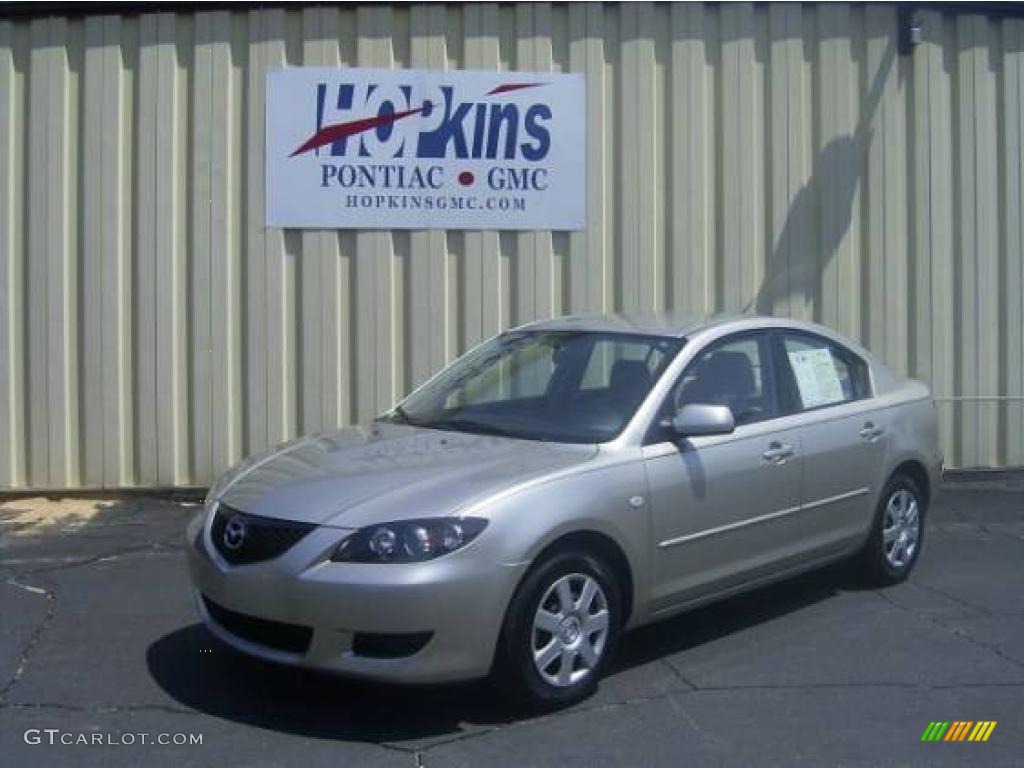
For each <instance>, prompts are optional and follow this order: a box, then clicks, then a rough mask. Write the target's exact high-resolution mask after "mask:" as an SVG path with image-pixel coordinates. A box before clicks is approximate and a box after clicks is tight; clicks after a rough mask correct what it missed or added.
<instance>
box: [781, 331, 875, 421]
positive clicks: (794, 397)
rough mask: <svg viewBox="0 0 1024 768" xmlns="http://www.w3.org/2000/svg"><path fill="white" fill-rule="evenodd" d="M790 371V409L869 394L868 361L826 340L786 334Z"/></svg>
mask: <svg viewBox="0 0 1024 768" xmlns="http://www.w3.org/2000/svg"><path fill="white" fill-rule="evenodd" d="M782 348H783V353H784V355H783V356H784V358H785V362H786V366H787V370H788V373H789V374H790V383H791V387H790V389H791V391H790V393H789V394H790V396H789V399H790V401H791V402H790V403H789V405H790V410H794V411H806V410H810V409H812V408H821V407H824V406H827V405H837V404H839V403H847V402H850V401H852V400H859V399H861V398H863V397H867V396H868V394H870V392H869V390H870V387H869V385H868V367H867V363H865V362H864V361H863V360H861V359H860V358H859V357H857V355H855V354H853V353H852V352H850V351H849V350H847V349H845V348H843V347H840V346H838V345H836V344H833V343H832V342H830V341H828V340H827V339H823V338H820V337H817V336H810V335H804V334H783V336H782Z"/></svg>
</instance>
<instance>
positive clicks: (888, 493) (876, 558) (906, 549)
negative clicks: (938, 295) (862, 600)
mask: <svg viewBox="0 0 1024 768" xmlns="http://www.w3.org/2000/svg"><path fill="white" fill-rule="evenodd" d="M915 512H916V515H915ZM926 512H927V503H926V501H925V496H924V494H923V493H922V492H921V489H920V487H919V486H918V484H917V483H916V482H915V481H914V479H913V478H911V477H910V476H909V475H905V474H903V473H897V474H895V475H893V476H892V477H891V478H889V482H888V483H886V485H885V489H884V490H883V491H882V495H881V497H880V499H879V501H878V508H877V509H876V510H875V518H874V522H873V523H872V525H871V533H870V534H869V535H868V538H867V541H865V542H864V545H863V547H862V548H861V550H860V553H859V554H858V556H857V560H858V565H859V566H860V573H861V576H862V578H863V580H864V581H865V582H866V583H867V584H869V585H871V586H888V585H890V584H898V583H899V582H901V581H904V580H905V579H906V578H907V576H909V575H910V572H911V571H912V570H913V568H914V564H915V563H917V558H918V557H919V556H920V554H921V546H922V545H923V544H924V523H925V513H926ZM913 520H916V528H915V525H914V523H913V522H912V521H913ZM887 528H888V529H890V530H889V531H887Z"/></svg>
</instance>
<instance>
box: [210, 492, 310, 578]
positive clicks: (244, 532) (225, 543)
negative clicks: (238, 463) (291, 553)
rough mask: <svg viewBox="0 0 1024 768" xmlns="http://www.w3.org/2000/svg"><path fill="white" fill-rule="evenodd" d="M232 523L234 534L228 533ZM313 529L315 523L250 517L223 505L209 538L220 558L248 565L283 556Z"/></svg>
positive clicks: (234, 563) (257, 516)
mask: <svg viewBox="0 0 1024 768" xmlns="http://www.w3.org/2000/svg"><path fill="white" fill-rule="evenodd" d="M232 521H234V522H232ZM229 524H232V526H233V527H232V530H231V531H228V525H229ZM314 528H316V526H315V525H314V524H313V523H296V522H293V521H291V520H278V519H276V518H273V517H260V516H259V515H250V514H249V513H248V512H242V511H240V510H237V509H234V508H232V507H229V506H227V505H226V504H221V505H220V506H219V507H217V513H216V514H215V515H214V516H213V525H211V526H210V539H211V540H212V541H213V546H214V547H216V548H217V551H218V552H219V553H220V555H221V557H223V558H224V559H225V560H227V561H228V562H229V563H231V564H232V565H245V564H248V563H258V562H261V561H263V560H271V559H273V558H275V557H278V556H279V555H283V554H284V553H285V552H286V551H288V550H289V549H290V548H291V547H293V546H294V545H295V544H296V542H298V541H299V539H301V538H302V537H303V536H305V535H306V534H307V533H309V532H310V531H312V530H313V529H314ZM225 534H227V535H225ZM229 544H234V545H236V546H229Z"/></svg>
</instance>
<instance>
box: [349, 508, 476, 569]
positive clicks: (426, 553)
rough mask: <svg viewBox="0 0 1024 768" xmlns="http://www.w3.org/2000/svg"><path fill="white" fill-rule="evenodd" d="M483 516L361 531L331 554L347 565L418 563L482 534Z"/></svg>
mask: <svg viewBox="0 0 1024 768" xmlns="http://www.w3.org/2000/svg"><path fill="white" fill-rule="evenodd" d="M486 526H487V521H486V520H484V519H482V518H479V517H432V518H425V519H421V520H401V521H399V522H395V523H379V524H377V525H368V526H366V527H365V528H360V529H359V530H358V531H356V532H355V533H353V534H351V535H349V536H348V538H346V539H345V540H344V541H343V542H341V544H339V545H338V548H337V549H336V550H335V551H334V554H333V555H331V560H334V561H335V562H343V563H415V562H419V561H422V560H433V559H434V558H435V557H440V556H441V555H447V554H448V553H449V552H454V551H455V550H457V549H459V548H460V547H464V546H466V545H467V544H468V543H469V542H471V541H472V540H473V539H475V538H476V537H477V536H479V535H480V531H482V530H483V529H484V528H485V527H486Z"/></svg>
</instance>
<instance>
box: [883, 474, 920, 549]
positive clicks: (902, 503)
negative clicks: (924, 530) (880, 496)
mask: <svg viewBox="0 0 1024 768" xmlns="http://www.w3.org/2000/svg"><path fill="white" fill-rule="evenodd" d="M920 537H921V514H920V509H919V508H918V503H917V498H916V497H915V496H914V494H913V493H912V492H911V491H909V490H907V489H906V488H899V489H897V490H896V491H894V492H893V494H892V495H891V496H890V497H889V501H888V502H886V505H885V523H884V525H883V527H882V540H883V542H884V546H885V559H886V560H887V561H888V562H889V565H891V566H892V567H893V568H905V567H906V566H907V564H909V563H910V561H911V560H912V559H913V557H914V552H915V551H916V550H917V542H918V539H920Z"/></svg>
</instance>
